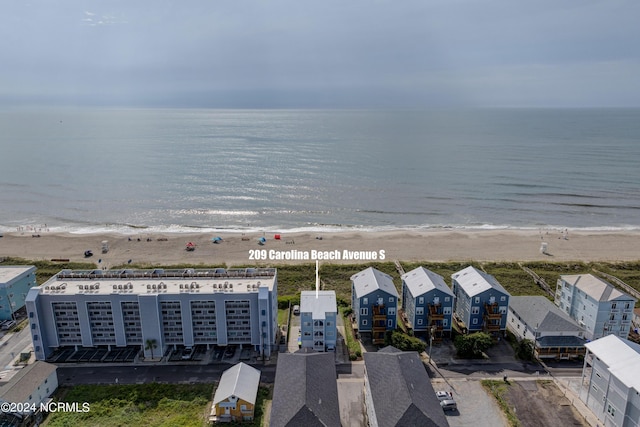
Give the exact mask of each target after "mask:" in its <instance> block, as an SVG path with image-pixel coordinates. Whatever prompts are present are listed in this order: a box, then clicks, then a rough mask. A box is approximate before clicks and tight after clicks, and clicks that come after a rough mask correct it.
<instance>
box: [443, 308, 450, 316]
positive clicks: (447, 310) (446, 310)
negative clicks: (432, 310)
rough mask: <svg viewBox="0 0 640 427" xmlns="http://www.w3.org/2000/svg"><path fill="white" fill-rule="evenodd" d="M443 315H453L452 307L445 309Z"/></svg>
mask: <svg viewBox="0 0 640 427" xmlns="http://www.w3.org/2000/svg"><path fill="white" fill-rule="evenodd" d="M442 314H451V307H445V308H443V309H442Z"/></svg>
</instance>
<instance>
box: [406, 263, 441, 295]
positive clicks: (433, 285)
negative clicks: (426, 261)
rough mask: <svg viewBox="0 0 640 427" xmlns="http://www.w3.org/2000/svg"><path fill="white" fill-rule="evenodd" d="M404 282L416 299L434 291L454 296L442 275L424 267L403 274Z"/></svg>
mask: <svg viewBox="0 0 640 427" xmlns="http://www.w3.org/2000/svg"><path fill="white" fill-rule="evenodd" d="M402 281H403V282H404V283H406V285H407V289H409V292H410V293H411V295H412V296H413V297H414V298H415V297H417V296H419V295H423V294H425V293H427V292H429V291H431V290H434V289H438V290H439V291H442V292H444V293H445V294H447V295H450V296H454V295H453V291H452V290H451V288H449V286H447V284H446V283H445V281H444V278H443V277H442V276H441V275H439V274H436V273H434V272H433V271H431V270H427V269H426V268H424V267H418V268H414V269H413V270H411V271H410V272H408V273H405V274H403V275H402Z"/></svg>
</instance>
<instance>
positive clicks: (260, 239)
mask: <svg viewBox="0 0 640 427" xmlns="http://www.w3.org/2000/svg"><path fill="white" fill-rule="evenodd" d="M265 243H267V239H265V238H264V237H260V238H259V239H258V244H259V245H264V244H265Z"/></svg>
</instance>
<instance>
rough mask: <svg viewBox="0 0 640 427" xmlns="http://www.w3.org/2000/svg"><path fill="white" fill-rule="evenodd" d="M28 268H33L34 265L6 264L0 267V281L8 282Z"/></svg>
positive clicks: (28, 269) (25, 271)
mask: <svg viewBox="0 0 640 427" xmlns="http://www.w3.org/2000/svg"><path fill="white" fill-rule="evenodd" d="M30 270H35V267H34V266H32V265H28V266H22V265H7V266H1V267H0V283H8V282H10V281H11V280H13V279H15V278H16V277H18V276H20V275H22V274H24V273H27V272H28V271H30Z"/></svg>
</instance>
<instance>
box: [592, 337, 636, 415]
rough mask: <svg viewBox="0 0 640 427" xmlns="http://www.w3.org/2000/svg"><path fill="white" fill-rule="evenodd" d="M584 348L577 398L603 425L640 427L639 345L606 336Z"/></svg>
mask: <svg viewBox="0 0 640 427" xmlns="http://www.w3.org/2000/svg"><path fill="white" fill-rule="evenodd" d="M585 346H586V347H587V354H586V356H585V358H584V367H583V370H582V380H581V381H580V383H581V384H583V386H582V389H581V390H580V398H581V399H582V400H583V401H584V402H585V403H586V405H587V406H588V407H589V409H591V411H592V412H593V413H594V414H595V415H596V417H598V420H599V421H600V422H601V423H603V425H605V426H616V427H640V344H636V343H634V342H631V341H628V340H626V339H623V338H619V337H617V336H615V335H607V336H605V337H602V338H599V339H597V340H595V341H592V342H590V343H587V344H586V345H585Z"/></svg>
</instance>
